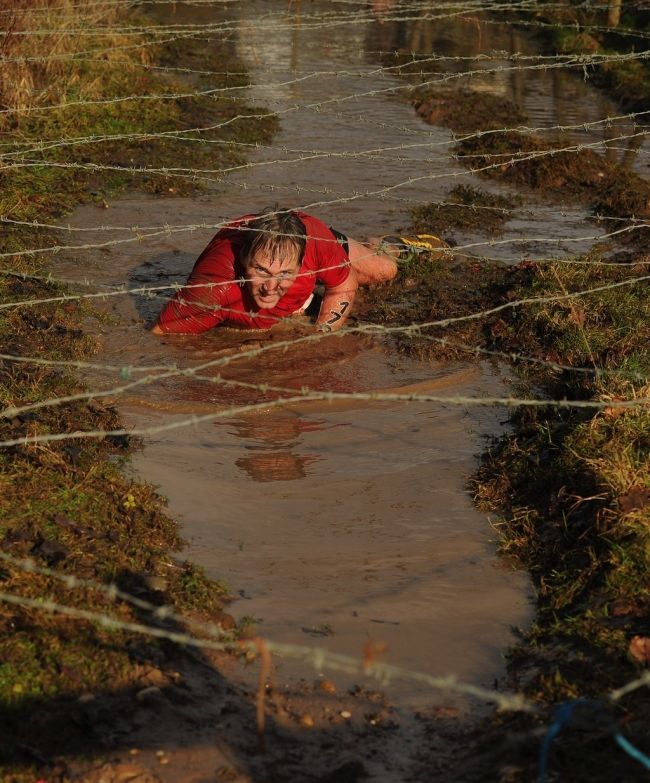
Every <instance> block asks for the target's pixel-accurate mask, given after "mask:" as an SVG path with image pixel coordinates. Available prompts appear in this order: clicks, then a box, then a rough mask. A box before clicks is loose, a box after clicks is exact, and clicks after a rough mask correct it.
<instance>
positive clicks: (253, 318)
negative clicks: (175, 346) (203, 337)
mask: <svg viewBox="0 0 650 783" xmlns="http://www.w3.org/2000/svg"><path fill="white" fill-rule="evenodd" d="M296 214H297V215H298V217H299V218H300V220H301V221H302V222H303V224H304V226H305V231H306V234H307V243H306V247H305V252H304V255H303V259H302V263H301V265H300V270H299V273H298V276H297V277H296V279H295V281H294V282H293V284H292V285H291V287H290V288H289V290H288V291H287V292H286V293H285V294H284V295H283V296H282V298H281V299H280V300H279V302H278V303H277V305H275V307H273V308H270V309H262V310H261V309H260V308H259V307H258V306H257V305H256V304H255V302H254V301H253V299H252V297H251V296H250V294H249V292H248V290H247V287H246V285H245V284H240V283H237V282H235V281H236V280H238V279H241V278H243V277H244V270H243V265H242V262H241V258H240V256H241V247H242V244H243V241H244V236H245V232H244V231H242V230H239V227H240V226H241V225H242V224H243V223H245V222H246V221H248V220H251V219H252V218H253V217H255V216H254V215H245V216H244V217H241V218H239V219H237V220H235V221H233V222H231V223H229V224H228V225H227V226H225V227H224V228H222V229H221V230H220V231H219V232H218V233H217V234H216V235H215V236H214V237H213V239H212V240H211V242H210V244H209V245H208V246H207V247H206V248H205V250H204V251H203V253H201V255H200V256H199V258H198V260H197V262H196V264H195V265H194V268H193V269H192V272H191V274H190V276H189V278H188V281H187V283H186V285H185V287H184V288H182V289H181V290H180V291H178V292H177V293H176V295H175V296H174V298H173V299H171V300H170V301H169V302H168V303H167V304H166V305H165V307H164V308H163V310H162V311H161V313H160V315H159V316H158V326H159V327H160V329H161V330H162V331H163V332H167V331H168V332H181V333H183V334H198V333H199V332H204V331H205V330H206V329H211V328H212V327H214V326H218V325H219V324H220V323H223V322H224V321H227V322H229V323H233V324H238V325H241V326H244V327H245V328H248V329H268V328H269V327H271V326H273V324H275V323H277V321H278V320H279V319H281V318H287V317H288V316H290V315H293V314H294V313H295V312H297V311H298V310H300V308H301V307H302V306H303V305H304V303H305V302H306V301H307V299H308V298H309V296H310V294H311V293H312V292H313V290H314V286H315V285H316V283H317V282H318V283H322V284H324V285H325V288H326V289H327V288H335V287H336V286H338V285H340V284H341V283H343V282H344V281H345V280H346V279H347V277H348V275H349V274H350V261H349V258H348V256H347V254H346V252H345V250H344V248H343V247H342V246H341V244H340V243H339V242H338V241H337V239H336V238H335V237H334V235H333V234H332V232H331V231H330V229H329V228H328V227H327V226H326V225H325V223H323V222H322V221H320V220H318V218H315V217H312V216H311V215H307V214H306V213H304V212H296ZM195 286H197V287H195Z"/></svg>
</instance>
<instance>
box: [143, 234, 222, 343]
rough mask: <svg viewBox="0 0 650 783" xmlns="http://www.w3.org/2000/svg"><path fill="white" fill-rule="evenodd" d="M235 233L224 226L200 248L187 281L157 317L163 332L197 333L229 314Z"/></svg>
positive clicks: (218, 322) (209, 327) (214, 324)
mask: <svg viewBox="0 0 650 783" xmlns="http://www.w3.org/2000/svg"><path fill="white" fill-rule="evenodd" d="M236 244H237V232H236V231H232V230H231V229H223V230H222V231H220V232H219V233H218V234H217V235H216V236H215V237H214V239H213V240H212V241H211V242H210V244H209V245H208V246H207V248H206V249H205V250H204V251H203V253H202V254H201V256H200V257H199V259H198V261H197V262H196V264H195V265H194V269H193V270H192V273H191V274H190V276H189V278H188V281H187V283H186V284H185V286H184V287H183V288H181V290H180V291H178V292H177V293H176V295H175V296H174V298H173V299H172V300H171V301H169V302H168V303H167V304H166V305H165V307H164V308H163V310H162V311H161V313H160V315H159V316H158V326H159V327H160V328H161V329H162V331H163V332H172V333H176V334H199V333H200V332H205V331H206V330H207V329H211V328H212V327H213V326H217V325H218V324H220V323H221V322H222V321H224V320H226V319H227V317H228V307H229V305H231V304H232V303H233V301H234V298H235V297H233V287H234V288H235V289H237V284H236V283H233V280H234V278H235V275H234V258H235V249H234V247H233V245H236Z"/></svg>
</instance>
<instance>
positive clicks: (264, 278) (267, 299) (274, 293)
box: [244, 250, 298, 310]
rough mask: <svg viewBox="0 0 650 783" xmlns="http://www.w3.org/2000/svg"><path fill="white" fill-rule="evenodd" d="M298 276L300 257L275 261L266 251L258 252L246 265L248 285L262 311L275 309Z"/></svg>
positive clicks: (294, 256)
mask: <svg viewBox="0 0 650 783" xmlns="http://www.w3.org/2000/svg"><path fill="white" fill-rule="evenodd" d="M297 274H298V257H297V255H295V254H294V255H292V256H291V257H289V258H282V259H277V258H276V259H273V258H271V257H270V256H269V254H268V253H267V252H266V251H265V250H258V251H257V253H255V255H253V256H251V257H250V258H249V259H247V261H246V262H245V263H244V276H245V277H246V285H247V286H248V290H249V291H250V293H251V296H252V297H253V301H254V302H255V304H256V305H257V306H258V307H259V308H260V309H261V310H269V309H270V308H272V307H275V306H276V304H277V303H278V302H279V301H280V299H281V298H282V297H283V296H284V295H285V294H286V293H287V291H288V290H289V289H290V288H291V285H292V284H293V281H294V280H295V278H296V275H297Z"/></svg>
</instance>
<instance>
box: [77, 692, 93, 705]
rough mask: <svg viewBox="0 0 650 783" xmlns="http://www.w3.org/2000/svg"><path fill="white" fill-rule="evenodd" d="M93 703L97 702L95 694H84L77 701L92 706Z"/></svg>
mask: <svg viewBox="0 0 650 783" xmlns="http://www.w3.org/2000/svg"><path fill="white" fill-rule="evenodd" d="M91 701H95V694H94V693H82V694H81V696H79V698H78V699H77V702H78V703H79V704H90V702H91Z"/></svg>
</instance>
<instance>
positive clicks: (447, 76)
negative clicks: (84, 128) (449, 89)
mask: <svg viewBox="0 0 650 783" xmlns="http://www.w3.org/2000/svg"><path fill="white" fill-rule="evenodd" d="M648 59H650V50H644V51H641V52H626V53H623V54H619V53H612V54H589V55H574V54H567V55H566V56H565V58H564V60H562V61H555V62H546V61H545V62H542V63H536V64H531V65H515V66H506V65H497V66H494V67H492V68H479V69H473V70H468V71H460V72H457V73H443V74H436V78H434V79H428V80H425V81H423V82H420V83H419V84H418V89H423V88H426V87H431V86H435V85H440V84H446V83H448V82H452V81H458V80H463V79H468V78H471V77H472V76H483V77H484V76H487V75H490V74H509V73H513V72H517V71H519V72H521V71H536V70H543V71H548V70H554V69H557V68H560V69H561V68H579V69H582V70H584V68H586V67H587V66H592V67H595V66H599V65H607V64H611V63H623V62H630V61H642V60H648ZM388 69H391V66H385V67H382V68H378V69H376V72H375V73H376V74H380V73H382V72H386V71H387V70H388ZM312 78H318V72H314V74H313V75H312V74H306V75H303V76H299V77H294V78H292V79H288V80H285V81H282V82H276V83H273V82H271V83H267V84H261V85H259V86H260V87H267V88H269V89H272V88H277V87H285V86H290V85H294V84H298V83H300V82H303V81H306V80H308V79H312ZM247 90H250V85H248V84H246V85H232V86H220V87H210V88H206V89H204V90H191V91H184V92H178V93H141V94H137V95H126V96H117V97H112V98H102V99H84V100H74V101H66V102H62V103H57V104H46V105H33V106H26V107H20V108H19V107H9V108H6V109H1V110H0V115H2V114H13V113H21V114H25V113H33V112H44V111H60V110H62V109H68V108H75V107H79V106H110V105H115V104H119V103H125V102H129V101H145V100H161V101H167V100H181V99H187V98H201V97H204V98H205V97H210V98H213V99H215V98H217V97H218V96H219V95H224V96H227V97H228V98H229V99H230V98H231V95H230V93H233V92H242V91H247ZM410 90H413V85H412V84H410V83H408V82H407V83H406V84H395V85H390V86H389V87H384V88H377V89H375V90H370V91H364V92H360V93H352V94H350V95H345V96H337V97H335V98H331V99H328V100H324V101H319V102H317V103H315V104H305V105H303V106H299V107H295V106H292V107H289V108H288V109H286V110H285V111H295V110H296V108H304V109H310V108H313V107H314V106H316V105H318V106H325V105H327V104H330V103H334V102H336V103H341V102H345V101H350V100H358V99H359V98H365V97H370V96H376V95H381V94H382V93H396V92H400V91H410ZM265 116H266V115H265ZM186 132H187V131H186Z"/></svg>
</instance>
